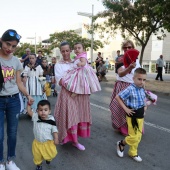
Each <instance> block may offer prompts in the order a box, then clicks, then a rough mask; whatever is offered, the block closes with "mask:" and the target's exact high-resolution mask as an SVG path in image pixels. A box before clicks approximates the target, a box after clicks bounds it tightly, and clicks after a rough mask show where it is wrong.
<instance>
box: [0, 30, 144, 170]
mask: <svg viewBox="0 0 170 170" xmlns="http://www.w3.org/2000/svg"><path fill="white" fill-rule="evenodd" d="M20 39H21V36H20V35H19V34H18V33H17V32H16V31H15V30H12V29H10V30H7V31H5V32H4V34H3V35H2V37H1V39H0V117H1V119H0V170H5V168H6V169H7V170H20V168H19V167H18V166H17V165H16V164H15V162H14V158H15V157H16V154H15V148H16V141H17V126H18V118H19V114H20V110H21V109H20V108H21V107H18V106H21V99H20V97H19V94H20V93H22V95H23V96H24V97H25V103H24V107H25V109H26V110H27V114H28V115H30V116H31V117H32V121H33V133H34V137H35V139H34V140H33V144H32V153H33V160H34V163H35V165H36V170H42V162H43V161H44V160H45V162H46V164H47V165H50V162H51V161H52V159H53V158H55V156H56V155H57V150H56V145H58V144H61V145H64V144H66V143H68V142H70V143H71V144H72V146H73V147H76V148H77V149H79V150H81V151H84V150H85V146H84V145H82V144H81V143H79V137H82V138H88V137H90V131H91V125H92V116H91V111H90V95H91V94H92V93H94V92H98V91H100V90H101V86H100V83H99V82H100V81H101V80H102V77H103V76H105V75H106V73H107V71H108V65H109V62H108V60H106V61H105V62H106V63H105V62H104V61H103V58H102V57H101V53H100V52H99V53H98V57H97V59H96V61H95V62H96V72H95V71H94V69H92V67H91V66H90V65H89V64H88V59H87V54H86V52H85V50H84V46H83V44H82V43H80V42H78V43H75V45H74V48H73V50H74V53H75V55H76V56H75V58H74V59H71V58H70V57H71V55H70V54H71V47H70V45H69V43H68V42H62V43H61V44H60V52H61V55H62V59H61V60H60V61H59V62H57V63H56V58H55V57H53V58H52V64H51V66H49V65H48V61H47V59H46V58H44V57H43V55H42V51H41V50H40V51H38V57H36V55H35V54H32V53H31V51H30V49H29V48H27V49H26V54H25V55H24V56H23V57H22V59H21V62H20V61H19V60H18V58H17V57H15V56H14V55H13V53H14V52H15V49H16V47H17V45H18V43H19V41H20ZM134 48H135V47H134V44H133V42H132V41H130V40H126V41H125V42H123V43H122V49H123V51H124V53H126V52H127V51H128V50H130V49H134ZM123 57H124V55H120V51H118V56H117V58H116V61H117V64H116V74H117V81H116V84H115V86H114V89H113V94H112V97H111V103H110V110H111V113H112V116H111V119H112V126H113V128H114V129H117V130H118V131H120V132H121V134H123V135H124V136H126V137H125V139H124V140H121V141H118V142H117V154H118V156H119V157H123V153H124V147H125V145H129V146H130V149H129V155H130V156H131V157H132V158H133V159H134V160H135V161H138V162H141V161H142V158H141V157H140V156H139V155H138V150H137V148H138V145H139V142H140V140H141V136H142V132H143V121H144V111H146V108H147V105H146V102H145V100H146V97H147V96H146V92H145V89H144V84H145V80H146V71H145V70H144V69H142V68H140V64H139V61H138V58H137V59H136V60H135V61H133V62H131V63H130V64H129V65H128V66H127V67H125V65H124V63H123ZM21 63H23V66H22V65H21ZM7 69H10V72H11V74H10V77H7V76H8V75H7V73H6V70H7ZM56 84H58V85H59V86H61V90H60V93H59V94H58V97H57V101H56V105H55V109H54V116H52V115H51V112H52V111H51V104H50V103H49V101H48V100H47V97H48V96H50V95H51V88H52V89H54V93H53V95H54V94H55V95H54V96H56V94H57V91H56V88H55V86H56ZM131 94H133V95H131ZM139 94H140V95H139ZM136 96H138V98H136ZM4 106H6V107H4ZM5 116H6V120H7V129H8V130H7V149H8V152H7V160H6V161H5V159H4V156H3V149H4V146H3V142H4V120H5V119H4V117H5Z"/></svg>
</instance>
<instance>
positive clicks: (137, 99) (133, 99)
mask: <svg viewBox="0 0 170 170" xmlns="http://www.w3.org/2000/svg"><path fill="white" fill-rule="evenodd" d="M118 95H119V97H120V98H121V99H122V100H123V101H124V103H125V105H126V106H127V107H130V108H132V109H134V110H137V109H139V108H141V107H143V106H145V98H146V95H145V90H144V88H141V87H137V86H136V85H135V84H131V85H129V86H128V87H127V88H126V89H124V90H123V91H121V92H120V93H119V94H118Z"/></svg>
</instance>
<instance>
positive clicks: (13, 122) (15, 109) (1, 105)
mask: <svg viewBox="0 0 170 170" xmlns="http://www.w3.org/2000/svg"><path fill="white" fill-rule="evenodd" d="M20 107H21V106H20V100H19V94H17V95H15V96H13V97H2V96H0V163H1V162H4V158H3V141H4V121H5V115H6V121H7V148H8V152H7V160H11V159H13V158H14V157H15V148H16V140H17V127H18V117H19V113H20Z"/></svg>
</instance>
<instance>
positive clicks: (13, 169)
mask: <svg viewBox="0 0 170 170" xmlns="http://www.w3.org/2000/svg"><path fill="white" fill-rule="evenodd" d="M6 170H20V169H19V168H18V167H17V166H16V164H15V162H13V161H9V162H8V163H6Z"/></svg>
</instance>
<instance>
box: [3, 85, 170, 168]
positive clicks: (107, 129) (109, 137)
mask: <svg viewBox="0 0 170 170" xmlns="http://www.w3.org/2000/svg"><path fill="white" fill-rule="evenodd" d="M101 85H102V91H101V92H98V93H95V94H93V95H91V99H90V102H91V112H92V116H93V125H92V128H91V137H90V138H89V139H80V142H81V143H82V144H84V145H85V147H86V150H85V151H79V150H77V149H76V148H74V147H72V146H71V144H66V145H63V146H61V145H59V146H58V147H57V149H58V155H57V157H56V158H55V159H54V160H53V162H52V168H51V170H57V169H59V170H113V169H114V170H125V169H126V170H132V169H135V170H143V169H145V170H169V169H170V161H169V158H170V152H169V148H170V147H169V146H170V145H169V141H170V123H169V122H170V121H169V120H170V112H169V109H170V107H169V105H170V96H166V95H163V94H159V96H158V97H159V102H158V103H157V105H156V106H151V107H150V108H149V109H148V111H147V114H146V117H145V134H144V135H143V138H142V141H141V143H140V146H139V155H140V156H141V157H142V158H143V162H142V163H137V162H135V161H133V160H132V159H131V158H129V157H128V155H127V150H128V147H126V148H125V157H124V158H119V157H118V156H117V155H116V142H117V141H118V140H120V139H123V137H122V136H121V135H120V134H119V133H117V132H115V131H114V130H113V129H112V127H111V120H110V111H109V109H108V108H109V102H110V96H111V93H112V87H110V86H109V87H108V86H107V84H106V83H105V82H102V83H101ZM49 101H50V102H51V104H52V110H53V109H54V104H55V102H56V98H54V97H50V98H49ZM32 140H33V132H32V122H31V120H30V118H29V117H28V116H26V115H22V116H21V117H20V122H19V130H18V145H17V159H16V162H17V164H18V165H19V167H20V168H21V170H34V169H35V166H34V164H33V161H32V153H31V144H32ZM5 151H6V150H5ZM5 154H6V152H5ZM43 170H45V168H44V169H43Z"/></svg>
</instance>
